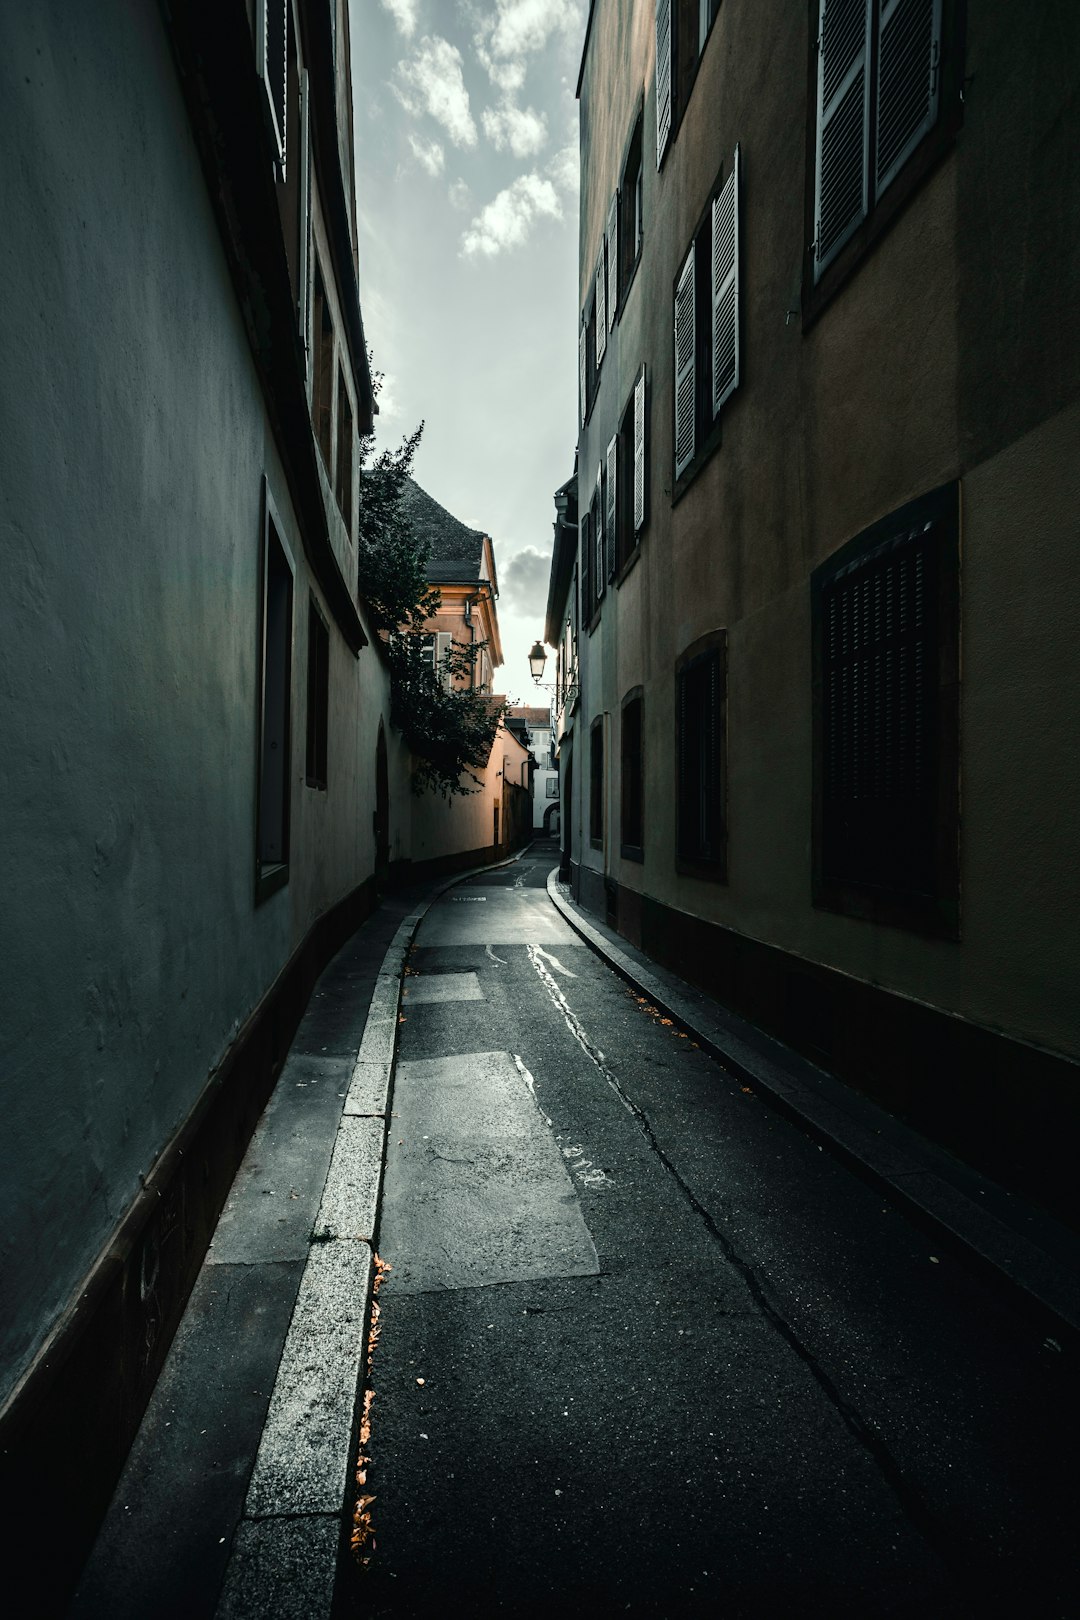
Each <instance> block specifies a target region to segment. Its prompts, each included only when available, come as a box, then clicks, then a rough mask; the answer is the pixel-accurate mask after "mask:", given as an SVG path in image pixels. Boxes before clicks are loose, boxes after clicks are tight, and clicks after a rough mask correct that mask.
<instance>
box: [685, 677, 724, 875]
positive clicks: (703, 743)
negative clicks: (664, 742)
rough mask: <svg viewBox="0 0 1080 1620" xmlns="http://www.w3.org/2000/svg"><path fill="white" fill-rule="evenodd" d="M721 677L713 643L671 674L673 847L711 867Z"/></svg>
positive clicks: (718, 837)
mask: <svg viewBox="0 0 1080 1620" xmlns="http://www.w3.org/2000/svg"><path fill="white" fill-rule="evenodd" d="M723 683H724V660H723V654H722V651H721V649H720V648H719V647H710V648H709V649H708V651H706V652H703V653H700V654H699V655H698V656H697V657H696V658H693V659H691V660H690V661H689V662H688V663H687V664H686V665H685V666H684V667H683V668H682V669H681V670H680V671H679V672H678V675H677V676H676V732H677V737H676V750H677V761H678V781H677V802H676V813H677V838H678V853H679V855H680V856H682V857H683V858H684V859H686V860H692V861H701V862H706V863H708V864H710V865H716V866H717V867H720V866H722V864H723V859H724V782H723V746H724V737H723V728H724V690H723Z"/></svg>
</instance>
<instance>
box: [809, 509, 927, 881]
mask: <svg viewBox="0 0 1080 1620" xmlns="http://www.w3.org/2000/svg"><path fill="white" fill-rule="evenodd" d="M934 538H935V536H934V525H933V524H932V523H929V522H924V523H921V524H919V525H918V526H917V527H915V528H913V529H912V530H910V531H909V532H908V533H907V534H904V535H902V536H900V537H899V538H897V539H893V540H890V541H888V542H886V543H885V544H883V545H881V546H879V547H876V548H875V549H874V550H873V551H871V552H870V553H869V554H868V555H866V556H864V557H861V558H859V559H858V560H857V561H856V562H854V563H851V564H849V565H848V566H847V567H846V568H844V569H841V570H840V571H839V573H838V574H837V576H836V577H835V578H834V579H833V580H831V581H829V582H828V584H827V585H826V586H825V588H824V591H823V596H822V656H823V666H822V695H823V707H822V788H823V812H824V814H823V835H824V837H823V850H822V855H823V871H824V875H825V877H826V879H828V880H831V881H834V882H844V883H850V884H855V885H858V886H860V887H870V888H879V889H885V890H889V891H893V892H904V893H916V894H918V893H924V894H930V893H932V892H933V890H934V883H935V837H936V804H937V774H938V758H937V753H938V749H937V735H938V726H937V681H936V641H937V626H936V622H935V621H936V611H935V603H936V594H937V593H936V565H935V547H934Z"/></svg>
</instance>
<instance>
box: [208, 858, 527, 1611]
mask: <svg viewBox="0 0 1080 1620" xmlns="http://www.w3.org/2000/svg"><path fill="white" fill-rule="evenodd" d="M529 848H531V844H526V845H525V847H524V848H523V849H520V850H518V851H517V853H516V854H514V855H512V856H511V857H510V858H509V859H508V860H504V861H498V862H495V863H494V864H492V865H490V866H476V867H471V868H468V869H466V870H465V871H463V872H455V873H454V874H453V876H451V877H449V878H447V879H446V881H445V882H443V883H441V884H440V885H439V886H438V887H437V888H435V889H433V890H432V892H431V893H430V894H429V895H428V896H427V897H426V899H425V900H424V901H423V902H422V903H421V904H420V905H419V906H418V907H417V909H416V910H415V911H413V912H412V913H411V914H410V915H409V916H408V917H406V918H405V920H404V921H403V922H402V923H401V924H400V925H399V927H398V929H397V931H396V933H395V934H394V937H393V939H392V940H391V941H390V944H389V946H388V947H387V950H386V953H385V955H384V957H383V960H382V963H381V966H380V968H379V973H378V975H377V977H376V980H375V988H374V990H373V991H372V996H371V1002H370V1005H369V1008H368V1015H367V1021H366V1023H365V1025H364V1033H363V1036H362V1038H361V1042H360V1047H359V1050H358V1051H357V1054H356V1058H355V1061H354V1063H353V1071H352V1078H351V1082H350V1085H349V1088H348V1093H347V1095H346V1098H345V1102H344V1105H343V1108H342V1112H341V1117H340V1119H339V1121H338V1125H337V1128H336V1131H335V1137H334V1149H333V1153H332V1155H331V1159H330V1166H329V1169H328V1170H327V1173H326V1181H325V1183H324V1186H323V1191H322V1198H321V1201H320V1205H319V1213H318V1217H317V1219H316V1221H315V1225H314V1229H313V1232H312V1246H311V1248H310V1251H309V1253H308V1258H307V1261H306V1263H305V1266H304V1272H303V1276H302V1278H301V1281H300V1289H299V1293H298V1295H297V1299H296V1304H295V1306H294V1309H293V1314H292V1318H291V1320H290V1322H289V1328H288V1332H287V1334H286V1337H285V1345H284V1349H283V1351H282V1356H281V1361H280V1362H279V1364H278V1370H277V1375H276V1377H275V1380H274V1389H273V1393H272V1395H271V1397H270V1406H269V1410H268V1411H267V1415H266V1423H265V1425H264V1427H263V1432H262V1438H261V1440H260V1442H259V1448H258V1452H257V1454H256V1458H255V1465H254V1468H253V1469H252V1473H251V1479H250V1481H249V1484H248V1490H247V1497H246V1500H245V1503H244V1512H243V1517H242V1518H241V1520H240V1523H239V1525H238V1526H237V1530H236V1536H235V1538H234V1541H233V1546H232V1551H231V1554H230V1557H229V1563H228V1567H227V1569H226V1572H225V1580H224V1583H223V1586H222V1589H221V1595H220V1597H219V1599H218V1605H217V1610H216V1616H217V1620H239V1617H240V1616H247V1615H255V1614H257V1615H259V1616H260V1617H261V1620H292V1617H294V1616H295V1617H303V1620H328V1617H329V1616H330V1614H331V1612H332V1607H333V1598H334V1587H335V1580H336V1572H337V1558H338V1553H339V1549H340V1546H341V1541H342V1521H343V1515H344V1514H345V1513H346V1512H347V1511H348V1506H349V1503H348V1499H347V1493H348V1486H349V1478H350V1470H351V1467H352V1461H353V1456H354V1437H355V1432H356V1409H357V1396H358V1391H359V1389H360V1388H361V1387H362V1386H361V1378H362V1375H363V1373H364V1362H365V1350H366V1346H367V1339H368V1332H369V1324H370V1316H371V1304H372V1293H371V1285H372V1275H373V1271H374V1265H373V1260H374V1252H375V1247H374V1245H375V1228H376V1224H377V1221H378V1209H379V1199H380V1196H381V1192H382V1178H383V1166H384V1163H385V1154H386V1133H387V1128H388V1123H389V1118H390V1094H391V1088H392V1082H393V1071H394V1059H395V1054H396V1049H397V1027H398V1011H399V1007H400V1002H401V984H402V978H403V975H404V970H405V961H406V957H407V954H408V951H409V948H410V946H411V944H412V941H413V937H414V935H415V933H416V930H417V929H418V928H419V926H420V924H421V922H422V921H423V919H424V916H425V915H426V913H427V911H428V910H429V909H430V907H431V906H432V905H433V904H434V903H435V901H436V900H438V899H439V898H440V897H441V896H442V895H443V894H445V893H446V891H447V890H448V889H452V888H454V887H455V885H456V884H458V883H461V882H463V881H464V880H465V879H467V878H471V877H477V876H479V875H481V874H483V873H486V872H497V871H500V870H501V869H502V868H503V867H506V866H511V865H513V864H514V862H515V861H519V860H520V859H521V857H522V856H523V855H524V854H525V853H526V851H527V850H528V849H529Z"/></svg>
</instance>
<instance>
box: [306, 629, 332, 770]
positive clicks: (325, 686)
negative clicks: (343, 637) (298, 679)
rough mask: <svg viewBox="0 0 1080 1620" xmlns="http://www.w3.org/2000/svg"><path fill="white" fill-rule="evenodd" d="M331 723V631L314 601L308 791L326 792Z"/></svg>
mask: <svg viewBox="0 0 1080 1620" xmlns="http://www.w3.org/2000/svg"><path fill="white" fill-rule="evenodd" d="M329 720H330V631H329V630H328V629H327V625H326V620H325V619H324V618H323V616H322V614H321V613H320V612H319V609H318V607H317V606H316V604H315V598H314V597H312V599H311V602H310V604H309V606H308V665H307V770H306V773H305V776H306V781H307V785H308V787H313V788H322V789H324V790H325V788H326V752H327V749H326V743H327V730H328V727H329Z"/></svg>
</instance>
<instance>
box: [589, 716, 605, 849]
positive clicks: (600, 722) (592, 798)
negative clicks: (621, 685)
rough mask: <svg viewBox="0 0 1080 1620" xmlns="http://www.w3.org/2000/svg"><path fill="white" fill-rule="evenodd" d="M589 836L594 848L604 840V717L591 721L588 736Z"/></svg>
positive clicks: (599, 846)
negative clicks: (591, 724)
mask: <svg viewBox="0 0 1080 1620" xmlns="http://www.w3.org/2000/svg"><path fill="white" fill-rule="evenodd" d="M589 837H590V839H591V840H592V844H593V847H594V849H599V848H601V847H602V846H603V842H604V717H603V715H601V716H600V717H599V719H597V720H594V721H593V728H592V733H591V735H590V738H589Z"/></svg>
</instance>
